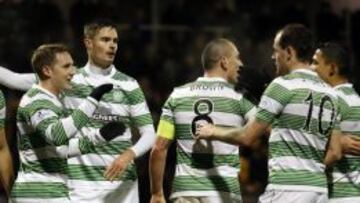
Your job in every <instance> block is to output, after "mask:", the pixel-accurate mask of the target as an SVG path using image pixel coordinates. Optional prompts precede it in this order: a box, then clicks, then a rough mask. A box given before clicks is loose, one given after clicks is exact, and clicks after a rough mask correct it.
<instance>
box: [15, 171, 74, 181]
mask: <svg viewBox="0 0 360 203" xmlns="http://www.w3.org/2000/svg"><path fill="white" fill-rule="evenodd" d="M66 179H67V176H66V175H63V174H59V173H51V174H49V173H36V172H26V173H24V172H22V171H19V173H18V177H17V179H16V182H17V183H22V182H55V183H65V182H66Z"/></svg>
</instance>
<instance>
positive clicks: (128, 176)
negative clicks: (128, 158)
mask: <svg viewBox="0 0 360 203" xmlns="http://www.w3.org/2000/svg"><path fill="white" fill-rule="evenodd" d="M105 170H106V167H105V166H85V165H73V164H69V165H68V175H69V179H71V180H87V181H107V180H106V179H105V178H104V172H105ZM136 178H137V175H136V168H135V165H134V164H133V163H131V164H129V165H128V168H127V169H126V170H125V171H124V173H123V174H122V175H121V177H118V179H117V180H121V181H127V180H133V181H134V180H136Z"/></svg>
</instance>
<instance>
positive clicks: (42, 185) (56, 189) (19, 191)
mask: <svg viewBox="0 0 360 203" xmlns="http://www.w3.org/2000/svg"><path fill="white" fill-rule="evenodd" d="M11 197H12V198H36V199H51V198H62V197H63V198H68V197H69V195H68V189H67V186H66V185H65V184H64V183H56V182H16V183H15V185H14V187H13V188H12V192H11Z"/></svg>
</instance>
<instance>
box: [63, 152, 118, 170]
mask: <svg viewBox="0 0 360 203" xmlns="http://www.w3.org/2000/svg"><path fill="white" fill-rule="evenodd" d="M117 157H118V155H107V154H106V155H105V154H102V155H99V154H84V155H82V156H78V157H72V158H69V159H68V161H67V163H68V164H74V165H85V166H105V167H106V166H109V165H110V164H111V163H112V162H113V161H114V160H115V159H116V158H117Z"/></svg>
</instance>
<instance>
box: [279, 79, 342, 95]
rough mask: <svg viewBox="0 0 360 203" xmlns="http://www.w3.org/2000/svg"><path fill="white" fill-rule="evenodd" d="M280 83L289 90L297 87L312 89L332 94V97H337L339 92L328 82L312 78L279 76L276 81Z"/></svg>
mask: <svg viewBox="0 0 360 203" xmlns="http://www.w3.org/2000/svg"><path fill="white" fill-rule="evenodd" d="M274 82H276V83H278V84H279V85H281V86H283V87H285V88H287V89H288V90H290V91H292V90H295V89H310V90H313V91H314V92H320V93H323V94H326V95H329V94H330V95H331V96H332V97H334V98H336V97H337V93H336V92H335V90H333V89H332V88H331V87H330V86H328V85H327V84H326V83H321V82H314V81H312V80H307V79H304V78H295V79H291V80H285V79H283V78H278V79H276V81H274Z"/></svg>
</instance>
